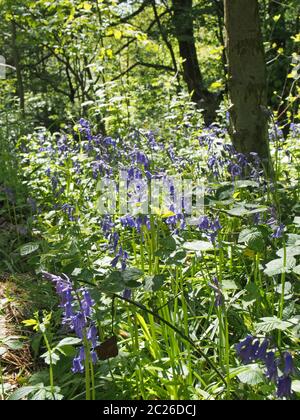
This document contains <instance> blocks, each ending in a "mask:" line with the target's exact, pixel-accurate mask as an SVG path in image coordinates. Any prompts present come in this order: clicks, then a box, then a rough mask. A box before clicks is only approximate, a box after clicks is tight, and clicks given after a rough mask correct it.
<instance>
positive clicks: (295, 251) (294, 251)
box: [276, 245, 300, 258]
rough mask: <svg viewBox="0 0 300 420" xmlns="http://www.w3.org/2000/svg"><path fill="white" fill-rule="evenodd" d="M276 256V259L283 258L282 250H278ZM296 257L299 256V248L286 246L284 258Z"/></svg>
mask: <svg viewBox="0 0 300 420" xmlns="http://www.w3.org/2000/svg"><path fill="white" fill-rule="evenodd" d="M276 255H278V257H281V258H283V257H284V248H281V249H279V250H278V251H277V252H276ZM297 255H300V246H299V245H298V246H287V247H286V256H287V257H295V256H297Z"/></svg>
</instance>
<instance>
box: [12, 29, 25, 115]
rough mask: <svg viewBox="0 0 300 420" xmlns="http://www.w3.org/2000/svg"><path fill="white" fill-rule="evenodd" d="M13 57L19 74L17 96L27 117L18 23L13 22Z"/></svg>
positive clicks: (23, 113)
mask: <svg viewBox="0 0 300 420" xmlns="http://www.w3.org/2000/svg"><path fill="white" fill-rule="evenodd" d="M12 50H13V51H12V55H13V59H14V65H15V68H16V73H17V95H18V97H19V100H20V109H21V112H22V116H23V117H25V93H24V83H23V75H22V70H21V64H20V52H19V46H18V41H17V28H16V23H15V22H14V21H12Z"/></svg>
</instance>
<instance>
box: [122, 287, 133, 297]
mask: <svg viewBox="0 0 300 420" xmlns="http://www.w3.org/2000/svg"><path fill="white" fill-rule="evenodd" d="M131 295H132V291H131V289H125V290H124V292H123V298H125V299H131Z"/></svg>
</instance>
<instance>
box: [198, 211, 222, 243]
mask: <svg viewBox="0 0 300 420" xmlns="http://www.w3.org/2000/svg"><path fill="white" fill-rule="evenodd" d="M198 227H199V229H200V230H201V231H202V232H204V234H205V235H206V237H208V238H209V239H210V241H211V242H212V243H213V244H214V243H215V242H216V238H217V236H218V233H219V231H220V230H221V229H222V226H221V224H220V221H219V218H218V217H217V218H216V219H209V218H208V217H207V216H203V217H201V219H200V221H199V224H198Z"/></svg>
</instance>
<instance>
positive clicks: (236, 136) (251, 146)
mask: <svg viewBox="0 0 300 420" xmlns="http://www.w3.org/2000/svg"><path fill="white" fill-rule="evenodd" d="M224 6H225V27H226V32H227V34H226V49H227V57H228V65H229V68H228V74H229V80H228V87H229V96H230V100H231V104H232V105H231V107H230V126H231V136H232V141H233V144H234V146H235V148H236V149H237V150H238V151H239V152H241V153H244V154H246V155H249V153H251V152H256V153H258V154H259V156H260V158H261V159H262V160H263V163H264V165H265V166H267V167H269V165H270V153H269V142H268V110H267V79H266V63H265V56H264V48H263V42H262V36H261V29H260V21H259V9H258V1H257V0H225V3H224Z"/></svg>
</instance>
